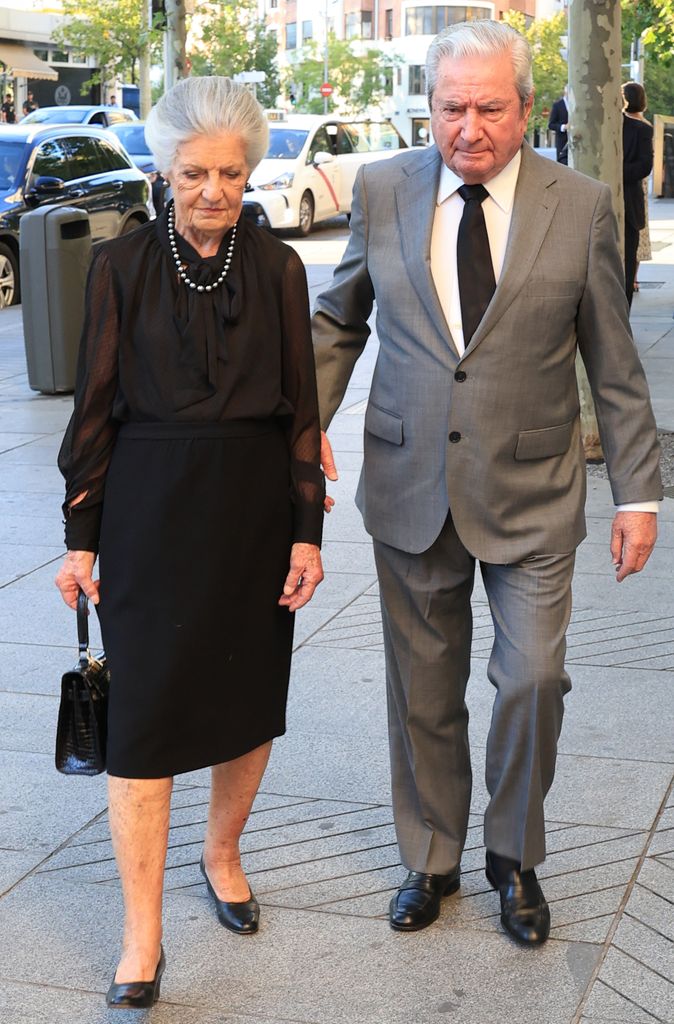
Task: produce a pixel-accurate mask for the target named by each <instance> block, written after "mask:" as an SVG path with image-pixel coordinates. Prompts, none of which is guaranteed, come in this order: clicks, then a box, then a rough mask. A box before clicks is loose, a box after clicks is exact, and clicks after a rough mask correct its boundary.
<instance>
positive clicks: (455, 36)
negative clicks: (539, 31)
mask: <svg viewBox="0 0 674 1024" xmlns="http://www.w3.org/2000/svg"><path fill="white" fill-rule="evenodd" d="M503 53H509V54H510V57H511V59H512V64H513V72H514V74H515V88H516V89H517V92H518V94H519V97H520V101H521V103H522V106H523V107H524V105H525V103H526V102H527V100H528V99H529V97H530V96H531V94H532V92H533V91H534V79H533V74H532V70H531V50H530V48H529V44H528V42H527V41H526V39H525V38H524V36H522V35H520V33H519V32H517V31H516V30H515V29H514V28H511V27H510V25H507V24H506V23H505V22H504V21H488V20H487V19H484V20H482V19H478V20H476V21H461V22H457V24H456V25H450V27H449V28H446V29H445V30H444V31H443V32H441V33H440V34H439V35H437V36H436V37H435V39H434V40H433V42H432V43H431V45H430V46H429V48H428V55H427V57H426V92H427V95H428V105H429V107H430V106H431V103H432V101H433V93H434V91H435V87H436V85H437V83H438V71H439V68H440V62H441V61H442V60H444V59H445V58H450V59H451V60H462V59H463V58H465V57H497V56H500V55H501V54H503Z"/></svg>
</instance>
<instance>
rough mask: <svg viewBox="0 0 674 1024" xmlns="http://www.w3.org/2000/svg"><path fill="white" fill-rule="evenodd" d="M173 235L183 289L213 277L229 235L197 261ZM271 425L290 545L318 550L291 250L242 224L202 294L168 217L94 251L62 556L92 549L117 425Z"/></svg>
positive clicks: (310, 428) (319, 505)
mask: <svg viewBox="0 0 674 1024" xmlns="http://www.w3.org/2000/svg"><path fill="white" fill-rule="evenodd" d="M176 239H177V241H178V250H179V255H180V257H181V259H182V260H183V262H184V263H186V264H188V273H189V275H190V277H191V279H192V280H193V281H196V282H200V281H204V282H211V281H213V280H215V279H216V278H217V276H218V274H219V272H220V270H221V269H222V267H223V263H224V257H225V253H226V252H227V248H228V246H229V243H230V241H231V232H228V233H227V235H226V236H225V238H224V239H223V241H222V244H221V246H220V250H219V252H218V254H217V255H216V256H213V257H209V258H207V259H203V258H202V257H201V256H199V254H198V253H197V252H196V251H195V250H194V249H193V248H192V246H190V245H189V243H187V242H186V241H185V240H184V239H182V238H181V237H180V236H179V235H177V234H176ZM269 417H279V418H280V420H281V421H282V423H283V425H284V427H285V430H286V433H287V437H288V446H289V451H290V459H291V474H292V482H293V490H294V502H295V528H294V539H295V541H296V542H297V541H302V542H305V543H311V544H320V541H321V531H322V523H323V497H324V492H325V483H324V478H323V474H322V472H321V469H320V427H319V419H318V401H317V397H316V377H315V367H314V355H313V348H312V343H311V329H310V322H309V301H308V293H307V282H306V274H305V271H304V267H303V265H302V262H301V260H300V258H299V257H298V256H297V254H296V253H295V251H294V250H293V249H291V248H290V247H289V246H287V245H284V244H283V243H282V242H280V241H278V240H277V239H276V238H274V237H273V236H272V235H270V234H268V233H267V232H264V231H262V230H261V229H259V228H257V227H255V226H254V225H252V224H250V223H249V222H248V221H247V220H246V219H245V218H244V217H243V216H241V217H240V218H239V222H238V225H237V235H236V240H235V244H234V253H233V258H232V263H231V266H230V269H229V273H228V275H227V277H226V279H225V281H224V283H223V284H222V285H220V287H219V288H217V289H216V290H215V291H213V292H210V293H206V292H201V293H198V292H196V291H193V290H191V289H189V288H188V287H187V286H186V285H185V284H184V283H183V282H181V281H180V280H179V278H178V274H177V271H176V266H175V263H174V260H173V257H172V255H171V250H170V247H169V242H168V232H167V210H164V212H163V213H162V214H161V215H160V217H159V218H158V219H157V220H156V221H151V222H150V223H148V224H146V225H144V226H143V227H142V228H139V229H138V230H137V231H134V232H132V233H130V234H128V235H124V236H122V237H121V238H116V239H113V240H111V241H108V242H105V243H103V244H102V245H101V246H100V247H99V248H97V250H96V254H95V256H94V259H93V261H92V264H91V269H90V271H89V279H88V283H87V293H86V312H85V322H84V330H83V335H82V342H81V346H80V354H79V363H78V371H77V383H76V387H75V411H74V413H73V416H72V418H71V420H70V423H69V425H68V429H67V431H66V435H65V438H64V440H63V444H62V446H61V451H60V453H59V468H60V470H61V472H62V473H63V475H64V476H65V478H66V500H65V504H64V506H63V508H64V513H65V518H66V545H67V547H68V548H69V549H70V550H80V551H97V550H98V536H99V530H100V520H101V511H102V501H103V491H104V487H105V476H106V472H107V469H108V465H109V462H110V457H111V455H112V450H113V447H114V444H115V439H116V436H117V431H118V429H119V426H120V424H122V423H127V422H130V421H131V422H148V421H158V422H186V421H187V422H195V423H196V422H198V423H201V422H219V421H221V420H231V419H245V418H253V419H268V418H269ZM84 491H86V497H85V498H84V499H83V500H82V501H81V502H80V503H78V504H77V505H75V506H74V507H72V508H70V504H71V502H72V501H73V500H74V499H75V498H76V497H77V496H78V495H80V494H82V492H84Z"/></svg>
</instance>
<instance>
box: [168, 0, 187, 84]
mask: <svg viewBox="0 0 674 1024" xmlns="http://www.w3.org/2000/svg"><path fill="white" fill-rule="evenodd" d="M164 8H165V10H166V31H165V33H164V92H168V90H169V89H171V88H172V87H173V86H174V85H175V84H176V82H177V81H178V79H180V78H186V77H187V74H188V69H187V60H186V55H185V44H186V41H187V24H186V19H185V3H184V0H165V3H164Z"/></svg>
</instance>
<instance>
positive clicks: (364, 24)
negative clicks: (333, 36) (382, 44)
mask: <svg viewBox="0 0 674 1024" xmlns="http://www.w3.org/2000/svg"><path fill="white" fill-rule="evenodd" d="M344 35H345V37H346V38H347V39H372V11H352V12H351V13H350V14H347V15H346V18H345V26H344Z"/></svg>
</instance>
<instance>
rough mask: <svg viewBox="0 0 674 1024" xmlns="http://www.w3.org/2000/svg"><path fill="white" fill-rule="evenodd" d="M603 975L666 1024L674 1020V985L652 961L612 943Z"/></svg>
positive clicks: (601, 973) (604, 964)
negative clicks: (626, 951)
mask: <svg viewBox="0 0 674 1024" xmlns="http://www.w3.org/2000/svg"><path fill="white" fill-rule="evenodd" d="M599 977H600V979H601V980H602V981H604V982H606V984H608V985H610V986H611V987H612V988H614V989H615V990H616V992H619V993H620V994H621V995H624V996H625V997H626V998H627V999H629V1000H631V1001H632V1002H633V1003H636V1005H637V1006H638V1007H641V1008H642V1009H644V1010H646V1012H647V1013H650V1014H652V1015H653V1016H654V1017H655V1018H656V1019H657V1020H660V1021H662V1022H663V1024H671V1022H672V1021H674V986H673V985H672V984H671V982H670V981H668V980H667V979H666V978H663V977H662V976H661V975H660V974H659V973H658V972H657V971H656V970H654V969H652V968H651V967H650V966H649V965H648V964H645V963H642V962H641V961H640V960H635V959H634V958H633V957H632V956H628V955H627V954H626V953H623V952H622V950H619V949H616V948H615V946H611V948H610V949H609V950H608V952H607V954H606V958H605V960H604V962H603V964H602V967H601V972H600V975H599Z"/></svg>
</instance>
